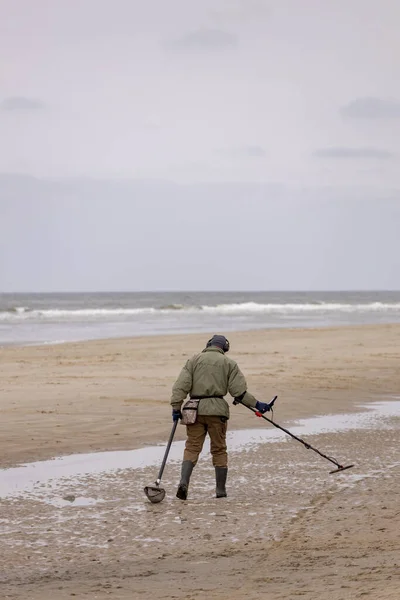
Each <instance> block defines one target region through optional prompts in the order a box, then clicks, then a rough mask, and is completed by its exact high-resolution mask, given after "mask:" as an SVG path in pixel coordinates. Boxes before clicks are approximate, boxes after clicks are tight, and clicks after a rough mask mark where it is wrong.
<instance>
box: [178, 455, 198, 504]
mask: <svg viewBox="0 0 400 600" xmlns="http://www.w3.org/2000/svg"><path fill="white" fill-rule="evenodd" d="M193 467H194V464H193V463H192V461H191V460H184V461H183V463H182V469H181V480H180V482H179V486H178V490H177V492H176V497H177V498H179V500H186V498H187V495H188V489H189V481H190V476H191V474H192V471H193Z"/></svg>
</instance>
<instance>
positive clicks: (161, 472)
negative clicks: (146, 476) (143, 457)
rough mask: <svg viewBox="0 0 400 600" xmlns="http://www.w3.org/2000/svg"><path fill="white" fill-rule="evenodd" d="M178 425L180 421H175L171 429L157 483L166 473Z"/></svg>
mask: <svg viewBox="0 0 400 600" xmlns="http://www.w3.org/2000/svg"><path fill="white" fill-rule="evenodd" d="M177 426H178V421H174V424H173V426H172V430H171V435H170V436H169V440H168V444H167V447H166V449H165V453H164V458H163V461H162V464H161V467H160V471H159V473H158V477H157V481H156V484H157V485H159V484H160V481H161V477H162V475H163V473H164V468H165V465H166V462H167V458H168V454H169V451H170V448H171V444H172V440H173V439H174V435H175V431H176V428H177Z"/></svg>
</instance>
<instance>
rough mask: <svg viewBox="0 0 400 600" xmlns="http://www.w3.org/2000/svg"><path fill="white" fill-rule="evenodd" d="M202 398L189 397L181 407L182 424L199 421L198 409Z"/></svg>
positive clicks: (192, 423) (191, 423)
mask: <svg viewBox="0 0 400 600" xmlns="http://www.w3.org/2000/svg"><path fill="white" fill-rule="evenodd" d="M199 402H200V398H189V400H186V402H185V404H184V405H183V406H182V408H181V413H182V419H181V423H182V425H194V424H195V423H196V421H197V411H198V408H199Z"/></svg>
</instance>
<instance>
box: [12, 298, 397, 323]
mask: <svg viewBox="0 0 400 600" xmlns="http://www.w3.org/2000/svg"><path fill="white" fill-rule="evenodd" d="M177 313H178V314H179V313H186V314H200V313H207V314H210V315H252V314H255V315H256V314H271V315H296V314H308V315H313V314H315V315H318V314H324V313H326V314H333V313H342V314H346V313H347V314H351V313H353V314H354V313H360V314H362V313H396V314H398V313H400V302H392V303H384V302H370V303H364V304H340V303H328V302H320V303H304V304H300V303H284V304H278V303H276V304H274V303H269V304H261V303H257V302H243V303H232V304H217V305H215V306H212V305H204V306H184V305H180V304H174V305H169V306H165V307H161V308H156V307H152V306H148V307H136V308H84V309H82V308H81V309H58V308H57V309H44V310H29V309H28V308H26V307H16V308H13V309H11V310H5V311H2V312H0V321H6V322H7V321H9V322H10V321H11V322H15V321H36V322H37V321H39V322H40V321H46V320H53V321H66V320H72V321H73V320H86V319H87V320H107V319H113V318H121V317H128V318H129V317H133V318H134V317H140V316H141V315H143V316H145V315H160V316H162V315H165V314H174V315H176V314H177Z"/></svg>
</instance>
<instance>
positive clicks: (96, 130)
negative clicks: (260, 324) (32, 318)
mask: <svg viewBox="0 0 400 600" xmlns="http://www.w3.org/2000/svg"><path fill="white" fill-rule="evenodd" d="M399 27H400V4H399V2H398V0H380V2H377V1H376V0H335V2H326V1H324V0H301V2H300V1H299V0H202V1H201V2H199V1H198V0H169V1H168V2H165V1H164V0H147V2H142V1H141V2H139V1H136V0H35V2H32V0H0V291H20V290H38V291H39V290H46V291H48V290H52V289H57V290H67V291H68V290H78V289H95V290H96V289H139V290H140V289H277V288H279V289H308V288H312V289H340V288H351V289H356V288H363V289H370V288H380V287H384V288H391V289H399V288H400V276H399V272H400V263H399V259H398V258H397V257H398V256H400V236H399V235H398V234H397V229H398V228H399V227H398V225H400V219H399V217H400V214H399V210H398V206H399V203H400V202H399V201H400V197H399V196H400V195H399V189H400V169H399V156H400V41H399V36H398V31H399ZM396 226H397V229H396ZM377 240H378V241H377ZM221 241H222V248H221V246H220V244H221ZM219 248H220V249H221V252H222V254H221V259H220V260H219V259H218V261H217V262H216V260H215V256H216V255H218V252H219V250H218V249H219ZM226 253H228V255H226ZM111 258H112V260H111ZM233 265H235V266H233ZM265 270H266V271H265Z"/></svg>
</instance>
